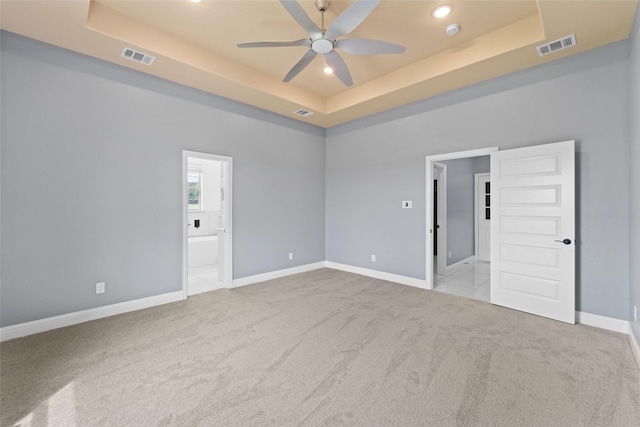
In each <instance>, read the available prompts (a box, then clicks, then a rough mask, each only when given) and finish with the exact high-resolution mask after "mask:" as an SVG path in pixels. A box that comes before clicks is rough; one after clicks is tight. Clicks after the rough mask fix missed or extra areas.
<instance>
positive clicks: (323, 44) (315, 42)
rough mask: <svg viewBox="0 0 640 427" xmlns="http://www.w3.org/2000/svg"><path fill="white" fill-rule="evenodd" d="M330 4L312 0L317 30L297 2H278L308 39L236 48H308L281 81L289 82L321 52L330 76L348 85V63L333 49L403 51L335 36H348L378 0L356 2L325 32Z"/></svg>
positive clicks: (380, 43) (361, 52) (389, 45)
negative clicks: (318, 16)
mask: <svg viewBox="0 0 640 427" xmlns="http://www.w3.org/2000/svg"><path fill="white" fill-rule="evenodd" d="M329 2H330V0H316V1H315V4H316V7H317V8H318V11H319V12H320V13H321V14H322V28H318V26H317V25H316V24H315V23H314V22H313V21H312V20H311V18H309V15H307V14H306V12H305V11H304V9H303V8H302V6H300V4H299V3H298V2H297V1H295V0H294V1H291V0H280V3H281V4H282V5H283V6H284V8H285V9H287V12H289V14H290V15H291V16H292V17H293V19H295V20H296V22H297V23H298V24H299V25H300V26H301V27H302V28H303V29H304V30H305V31H306V32H307V34H309V38H305V39H300V40H293V41H283V42H250V43H240V44H238V47H240V48H247V47H288V46H307V47H308V48H309V50H308V51H307V52H306V53H305V54H304V56H303V57H302V59H301V60H300V61H298V63H297V64H296V65H294V66H293V68H292V69H291V71H289V73H288V74H287V75H286V76H285V77H284V79H283V80H282V81H284V82H289V81H291V79H293V78H294V77H295V76H297V75H298V74H299V73H300V72H301V71H302V70H304V69H305V67H306V66H307V65H309V64H310V63H311V61H312V60H313V59H314V58H315V57H316V55H317V54H319V53H321V54H323V55H324V59H325V62H326V63H327V66H329V67H330V68H331V69H332V70H333V73H334V74H335V75H336V76H337V77H338V78H339V79H340V80H341V81H342V83H344V84H345V85H347V86H351V85H353V79H352V78H351V73H349V69H348V68H347V64H346V63H345V62H344V59H342V57H341V56H340V55H339V54H338V52H336V49H341V50H343V51H344V52H347V53H350V54H352V55H380V54H391V53H403V52H404V50H405V47H404V46H400V45H397V44H393V43H388V42H383V41H378V40H369V39H355V38H351V39H340V40H338V37H342V36H344V35H347V34H349V33H350V32H352V31H353V30H355V29H356V27H357V26H358V25H360V24H361V23H362V21H364V20H365V19H366V17H367V16H369V14H370V13H371V12H372V11H373V9H375V7H376V6H377V5H378V3H380V0H356V2H355V3H353V4H352V5H351V6H349V7H348V8H347V9H346V10H345V11H344V12H342V13H341V14H340V15H339V16H338V17H337V18H336V19H335V21H333V23H332V24H331V26H329V28H328V29H326V30H325V29H324V12H325V11H326V10H327V8H328V7H329Z"/></svg>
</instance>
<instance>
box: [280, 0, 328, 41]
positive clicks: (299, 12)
mask: <svg viewBox="0 0 640 427" xmlns="http://www.w3.org/2000/svg"><path fill="white" fill-rule="evenodd" d="M280 3H282V6H284V8H285V9H287V12H289V15H291V17H293V19H295V20H296V22H297V23H298V25H300V26H301V27H302V28H303V29H304V30H305V31H306V32H307V34H309V36H310V37H311V38H312V39H314V40H315V39H317V38H320V37H322V30H320V28H318V26H317V25H316V24H315V23H314V22H313V21H312V20H311V18H309V15H307V12H305V11H304V9H303V8H302V6H300V4H299V3H298V2H297V1H295V0H280Z"/></svg>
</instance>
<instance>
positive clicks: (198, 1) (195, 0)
mask: <svg viewBox="0 0 640 427" xmlns="http://www.w3.org/2000/svg"><path fill="white" fill-rule="evenodd" d="M189 1H190V2H191V3H200V2H201V1H202V0H189Z"/></svg>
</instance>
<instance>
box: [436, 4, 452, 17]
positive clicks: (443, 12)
mask: <svg viewBox="0 0 640 427" xmlns="http://www.w3.org/2000/svg"><path fill="white" fill-rule="evenodd" d="M452 10H453V8H452V7H451V6H449V5H448V4H444V5H442V6H438V7H436V8H435V9H434V10H433V13H432V15H433V17H434V18H444V17H445V16H447V15H448V14H450V13H451V11H452Z"/></svg>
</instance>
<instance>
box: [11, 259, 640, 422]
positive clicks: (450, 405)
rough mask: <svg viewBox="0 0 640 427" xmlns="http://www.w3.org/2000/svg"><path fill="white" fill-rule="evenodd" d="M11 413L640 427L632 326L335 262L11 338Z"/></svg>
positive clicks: (49, 417) (42, 417) (59, 418)
mask: <svg viewBox="0 0 640 427" xmlns="http://www.w3.org/2000/svg"><path fill="white" fill-rule="evenodd" d="M0 349H1V358H2V360H1V372H0V381H1V384H0V386H1V389H0V392H1V406H0V409H1V411H2V414H1V424H2V425H3V426H13V425H16V424H17V425H24V426H45V425H49V426H72V425H76V426H91V425H113V426H129V425H140V426H153V425H158V426H196V425H197V426H264V425H267V426H269V425H272V426H289V425H310V426H316V425H340V426H342V425H358V426H600V425H614V426H636V425H639V423H640V421H639V420H640V371H639V370H638V368H637V366H636V365H635V362H634V359H633V355H632V353H631V349H630V347H629V342H628V339H627V337H626V336H625V335H622V334H616V333H612V332H607V331H604V330H600V329H597V328H591V327H587V326H580V325H578V326H572V325H566V324H563V323H560V322H555V321H552V320H547V319H543V318H540V317H536V316H532V315H527V314H523V313H519V312H517V311H512V310H508V309H504V308H500V307H497V306H493V305H490V304H487V303H483V302H479V301H475V300H470V299H465V298H459V297H454V296H450V295H445V294H440V293H436V292H431V291H424V290H420V289H415V288H411V287H408V286H403V285H398V284H393V283H389V282H385V281H382V280H377V279H372V278H369V277H364V276H359V275H355V274H351V273H345V272H340V271H336V270H330V269H321V270H316V271H312V272H308V273H303V274H298V275H295V276H289V277H286V278H282V279H277V280H272V281H269V282H264V283H260V284H256V285H251V286H247V287H244V288H239V289H235V290H219V291H214V292H209V293H206V294H201V295H197V296H194V297H191V298H189V299H188V300H186V301H183V302H178V303H174V304H168V305H164V306H160V307H155V308H151V309H147V310H141V311H138V312H134V313H128V314H124V315H120V316H114V317H110V318H106V319H101V320H96V321H93V322H88V323H84V324H80V325H75V326H71V327H68V328H64V329H58V330H55V331H50V332H46V333H42V334H38V335H32V336H30V337H26V338H21V339H17V340H12V341H7V342H5V343H3V344H2V345H1V346H0Z"/></svg>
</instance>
